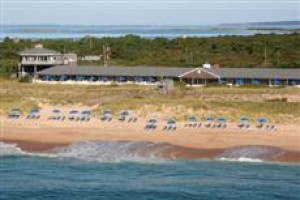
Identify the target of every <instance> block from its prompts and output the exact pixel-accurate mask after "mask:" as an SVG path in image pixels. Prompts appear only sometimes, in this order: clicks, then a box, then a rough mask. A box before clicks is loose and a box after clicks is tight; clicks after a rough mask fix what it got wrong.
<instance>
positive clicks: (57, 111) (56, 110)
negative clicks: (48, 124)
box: [52, 109, 60, 113]
mask: <svg viewBox="0 0 300 200" xmlns="http://www.w3.org/2000/svg"><path fill="white" fill-rule="evenodd" d="M52 113H60V110H58V109H55V110H52Z"/></svg>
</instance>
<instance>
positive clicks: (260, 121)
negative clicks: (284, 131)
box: [257, 117, 268, 124]
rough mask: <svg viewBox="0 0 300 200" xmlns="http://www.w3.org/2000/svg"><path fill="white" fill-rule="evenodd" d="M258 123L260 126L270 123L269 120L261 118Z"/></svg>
mask: <svg viewBox="0 0 300 200" xmlns="http://www.w3.org/2000/svg"><path fill="white" fill-rule="evenodd" d="M257 121H258V122H259V123H260V124H265V123H267V122H268V120H267V118H265V117H260V118H258V119H257Z"/></svg>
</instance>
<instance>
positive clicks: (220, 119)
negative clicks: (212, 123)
mask: <svg viewBox="0 0 300 200" xmlns="http://www.w3.org/2000/svg"><path fill="white" fill-rule="evenodd" d="M218 121H219V122H226V118H225V117H220V118H219V119H218Z"/></svg>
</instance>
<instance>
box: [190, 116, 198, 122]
mask: <svg viewBox="0 0 300 200" xmlns="http://www.w3.org/2000/svg"><path fill="white" fill-rule="evenodd" d="M188 120H189V121H192V122H197V121H199V118H198V117H197V116H195V115H194V116H191V117H189V119H188Z"/></svg>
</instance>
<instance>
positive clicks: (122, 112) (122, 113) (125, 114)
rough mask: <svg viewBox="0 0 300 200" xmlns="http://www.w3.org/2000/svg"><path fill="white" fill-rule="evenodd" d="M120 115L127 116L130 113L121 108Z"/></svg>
mask: <svg viewBox="0 0 300 200" xmlns="http://www.w3.org/2000/svg"><path fill="white" fill-rule="evenodd" d="M120 115H122V116H128V115H130V112H129V111H128V110H123V111H121V113H120Z"/></svg>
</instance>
